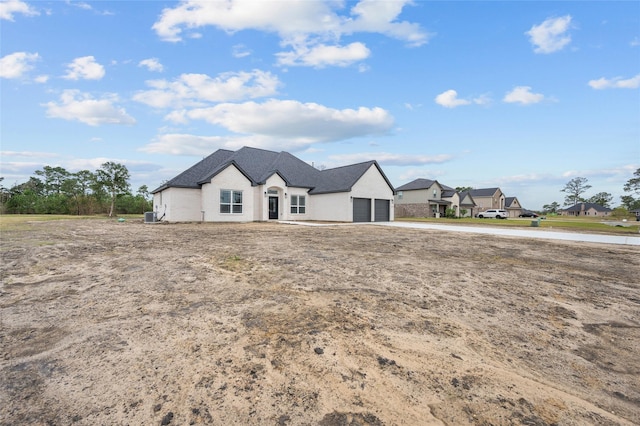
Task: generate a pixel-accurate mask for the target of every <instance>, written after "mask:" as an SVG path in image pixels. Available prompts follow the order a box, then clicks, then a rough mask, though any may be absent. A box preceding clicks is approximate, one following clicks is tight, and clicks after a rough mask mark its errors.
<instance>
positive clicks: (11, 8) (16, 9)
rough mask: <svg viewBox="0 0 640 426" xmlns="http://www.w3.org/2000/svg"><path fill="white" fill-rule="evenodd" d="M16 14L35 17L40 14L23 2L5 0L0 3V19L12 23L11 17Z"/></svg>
mask: <svg viewBox="0 0 640 426" xmlns="http://www.w3.org/2000/svg"><path fill="white" fill-rule="evenodd" d="M16 13H21V14H23V15H26V16H36V15H39V14H40V13H39V12H38V11H37V10H35V9H34V8H32V7H31V6H29V4H27V3H26V2H24V1H20V0H6V1H1V2H0V19H5V20H7V21H13V15H14V14H16Z"/></svg>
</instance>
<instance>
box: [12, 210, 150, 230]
mask: <svg viewBox="0 0 640 426" xmlns="http://www.w3.org/2000/svg"><path fill="white" fill-rule="evenodd" d="M119 217H124V218H127V219H131V220H134V219H140V220H142V215H141V214H138V215H133V214H128V215H118V216H114V217H111V218H110V217H108V216H106V215H92V216H75V215H60V214H2V215H0V232H4V231H26V230H28V229H30V228H31V226H32V224H33V223H34V222H50V221H56V220H82V219H102V220H105V219H106V220H117V219H118V218H119Z"/></svg>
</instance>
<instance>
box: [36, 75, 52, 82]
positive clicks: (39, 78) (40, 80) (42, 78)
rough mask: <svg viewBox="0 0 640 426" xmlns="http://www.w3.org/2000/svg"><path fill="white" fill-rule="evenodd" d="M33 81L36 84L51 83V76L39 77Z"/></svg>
mask: <svg viewBox="0 0 640 426" xmlns="http://www.w3.org/2000/svg"><path fill="white" fill-rule="evenodd" d="M33 81H35V82H36V83H40V84H43V83H46V82H47V81H49V76H48V75H44V74H43V75H39V76H37V77H36V78H34V79H33Z"/></svg>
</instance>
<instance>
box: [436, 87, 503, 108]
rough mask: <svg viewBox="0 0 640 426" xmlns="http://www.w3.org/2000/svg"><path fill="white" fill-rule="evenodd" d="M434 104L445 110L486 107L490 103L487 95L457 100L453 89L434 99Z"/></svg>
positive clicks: (456, 93) (456, 94)
mask: <svg viewBox="0 0 640 426" xmlns="http://www.w3.org/2000/svg"><path fill="white" fill-rule="evenodd" d="M434 100H435V102H436V103H437V104H438V105H441V106H443V107H445V108H455V107H459V106H463V105H471V104H472V103H473V104H476V105H487V104H489V103H490V102H491V98H489V96H488V95H481V96H478V97H476V98H473V99H472V100H469V99H461V98H458V92H456V91H455V90H453V89H450V90H447V91H444V92H442V93H440V94H439V95H438V96H436V97H435V99H434Z"/></svg>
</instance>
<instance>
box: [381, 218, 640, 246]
mask: <svg viewBox="0 0 640 426" xmlns="http://www.w3.org/2000/svg"><path fill="white" fill-rule="evenodd" d="M375 224H376V225H382V226H395V227H398V228H414V229H435V230H440V231H451V232H469V233H475V234H487V235H503V236H509V237H523V238H541V239H547V240H565V241H580V242H588V243H602V244H624V245H632V246H640V236H638V237H632V236H626V235H603V234H586V233H581V232H561V231H553V230H548V229H510V228H504V227H495V228H493V227H484V226H464V225H444V224H443V225H440V224H437V223H419V222H375Z"/></svg>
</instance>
